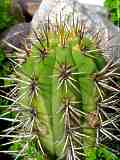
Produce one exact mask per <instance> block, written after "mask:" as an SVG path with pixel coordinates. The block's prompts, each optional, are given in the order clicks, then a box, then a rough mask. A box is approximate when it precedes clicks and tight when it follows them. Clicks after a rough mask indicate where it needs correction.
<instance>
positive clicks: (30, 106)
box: [4, 22, 120, 160]
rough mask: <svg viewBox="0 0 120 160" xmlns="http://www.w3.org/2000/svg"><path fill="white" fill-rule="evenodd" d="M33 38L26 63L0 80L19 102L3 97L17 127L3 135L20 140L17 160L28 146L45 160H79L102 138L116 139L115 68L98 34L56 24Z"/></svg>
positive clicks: (116, 102) (97, 144)
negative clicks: (9, 84)
mask: <svg viewBox="0 0 120 160" xmlns="http://www.w3.org/2000/svg"><path fill="white" fill-rule="evenodd" d="M34 35H35V37H36V39H37V41H35V42H34V43H33V45H32V49H31V50H28V49H27V48H25V51H26V53H27V56H26V59H25V62H24V63H23V64H22V65H20V64H19V65H17V66H19V67H17V68H15V69H14V70H15V74H14V76H13V75H12V77H8V78H4V79H6V80H12V81H15V82H16V83H15V87H16V89H17V97H14V98H12V99H10V98H9V97H6V98H8V99H10V100H11V101H12V104H11V105H10V106H9V110H10V112H16V113H17V114H16V117H15V119H14V121H15V124H14V126H13V127H12V128H9V129H8V130H7V133H8V134H5V135H4V136H7V137H11V138H13V140H14V141H16V142H17V141H20V143H21V145H20V146H19V148H20V149H21V151H20V153H19V154H17V157H16V159H17V158H18V157H19V156H21V155H22V154H23V152H24V151H25V150H26V149H27V148H28V146H29V145H30V144H31V143H32V142H34V144H35V146H36V148H37V149H39V150H40V151H41V153H42V154H43V155H46V154H48V155H49V156H47V158H48V159H56V158H58V159H66V160H78V159H87V157H88V153H90V152H91V151H92V150H96V149H97V148H99V147H100V146H101V145H102V144H104V143H103V142H104V139H110V140H111V139H112V138H114V139H116V140H119V138H118V136H117V135H115V134H114V133H113V132H114V131H113V132H111V131H110V130H109V129H108V128H109V127H110V126H111V125H112V126H113V128H115V129H117V128H118V123H117V112H118V110H119V106H118V101H117V100H118V96H119V89H120V87H119V70H118V64H117V63H113V62H112V60H110V61H108V62H107V60H106V59H105V57H104V56H103V55H102V52H103V51H102V50H101V49H99V43H100V37H99V33H97V34H95V35H94V36H90V34H89V31H88V28H87V27H86V26H85V24H84V23H81V24H79V23H76V25H72V26H71V27H68V26H67V24H66V23H60V24H59V23H58V22H57V23H56V25H50V23H48V24H47V25H44V26H43V27H42V31H40V32H39V33H38V32H37V31H34ZM117 82H118V83H117ZM108 110H109V112H108ZM112 112H114V114H112ZM101 135H102V136H101ZM22 146H23V148H22ZM51 157H52V158H51Z"/></svg>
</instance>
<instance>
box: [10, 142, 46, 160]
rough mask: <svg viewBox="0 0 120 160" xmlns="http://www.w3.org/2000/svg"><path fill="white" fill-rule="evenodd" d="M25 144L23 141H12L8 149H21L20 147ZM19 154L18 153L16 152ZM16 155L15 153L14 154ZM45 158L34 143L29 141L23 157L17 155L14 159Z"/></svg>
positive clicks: (37, 159)
mask: <svg viewBox="0 0 120 160" xmlns="http://www.w3.org/2000/svg"><path fill="white" fill-rule="evenodd" d="M24 145H26V144H24V142H21V143H14V144H13V145H12V146H11V147H10V149H11V150H16V151H17V150H20V149H21V150H22V147H23V146H24ZM18 154H19V153H18ZM16 157H17V155H16ZM26 159H27V160H45V159H44V157H43V156H42V154H40V151H38V150H37V147H36V144H35V143H29V145H28V148H27V149H26V155H24V157H19V158H17V159H16V160H26Z"/></svg>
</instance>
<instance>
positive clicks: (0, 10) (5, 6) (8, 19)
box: [0, 0, 16, 33]
mask: <svg viewBox="0 0 120 160" xmlns="http://www.w3.org/2000/svg"><path fill="white" fill-rule="evenodd" d="M15 22H16V18H15V17H14V16H12V15H11V0H4V1H3V0H0V33H2V32H3V31H5V30H6V29H8V28H9V27H10V26H11V25H13V24H15Z"/></svg>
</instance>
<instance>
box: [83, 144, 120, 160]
mask: <svg viewBox="0 0 120 160" xmlns="http://www.w3.org/2000/svg"><path fill="white" fill-rule="evenodd" d="M96 159H97V160H120V158H119V157H117V156H116V155H115V154H113V153H112V152H110V151H109V150H108V149H107V148H106V147H104V146H102V147H100V148H98V149H97V150H96V149H95V148H93V149H92V150H90V151H88V152H87V158H86V160H96Z"/></svg>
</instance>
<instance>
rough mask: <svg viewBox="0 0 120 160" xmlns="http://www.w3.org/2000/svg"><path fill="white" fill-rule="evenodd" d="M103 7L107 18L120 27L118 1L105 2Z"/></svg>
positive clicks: (119, 6) (107, 0) (119, 3)
mask: <svg viewBox="0 0 120 160" xmlns="http://www.w3.org/2000/svg"><path fill="white" fill-rule="evenodd" d="M104 6H105V7H106V8H107V10H108V13H109V18H110V19H111V21H112V22H113V23H114V24H115V25H118V26H120V1H119V0H105V2H104Z"/></svg>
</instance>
